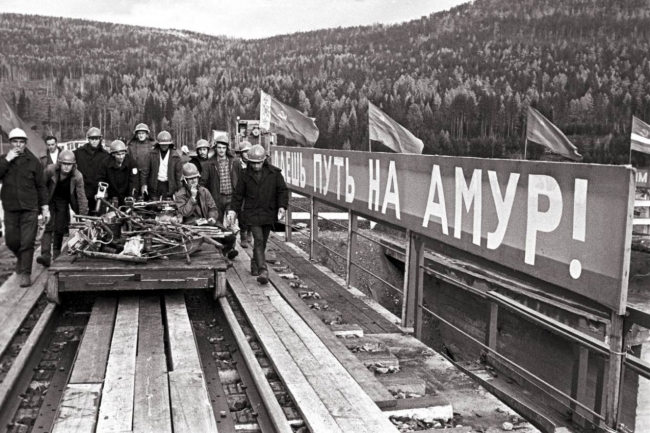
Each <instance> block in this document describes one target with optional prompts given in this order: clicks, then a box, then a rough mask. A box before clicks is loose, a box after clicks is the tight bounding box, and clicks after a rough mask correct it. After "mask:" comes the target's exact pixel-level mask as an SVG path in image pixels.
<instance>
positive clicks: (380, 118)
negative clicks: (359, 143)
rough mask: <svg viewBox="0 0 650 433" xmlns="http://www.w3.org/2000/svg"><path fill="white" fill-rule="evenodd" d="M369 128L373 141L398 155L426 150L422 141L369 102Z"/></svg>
mask: <svg viewBox="0 0 650 433" xmlns="http://www.w3.org/2000/svg"><path fill="white" fill-rule="evenodd" d="M368 127H369V128H370V139H371V140H375V141H380V142H381V143H382V144H383V145H384V146H386V147H388V148H390V149H391V150H393V151H394V152H396V153H422V149H424V143H422V140H420V139H419V138H417V137H416V136H415V135H413V134H412V133H411V131H409V130H408V129H406V128H404V127H403V126H402V125H400V124H399V123H397V122H395V121H394V120H393V119H391V118H390V117H389V116H388V115H386V114H385V113H384V112H383V111H381V110H380V109H379V108H377V107H376V106H374V105H373V104H372V103H370V102H368Z"/></svg>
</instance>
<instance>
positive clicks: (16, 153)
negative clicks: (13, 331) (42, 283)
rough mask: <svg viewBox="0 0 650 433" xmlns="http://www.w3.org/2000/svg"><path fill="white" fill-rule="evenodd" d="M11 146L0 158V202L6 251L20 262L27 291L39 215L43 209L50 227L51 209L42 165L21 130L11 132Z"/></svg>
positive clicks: (22, 279)
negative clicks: (2, 211)
mask: <svg viewBox="0 0 650 433" xmlns="http://www.w3.org/2000/svg"><path fill="white" fill-rule="evenodd" d="M9 142H10V143H11V150H10V151H9V152H8V153H7V154H6V155H2V157H0V181H2V192H1V193H0V198H1V199H2V208H3V209H4V214H5V229H6V236H5V241H6V243H7V248H9V249H10V250H11V252H12V253H13V254H14V256H16V258H17V259H18V261H17V263H16V275H18V276H19V280H20V286H21V287H28V286H31V285H32V278H31V276H32V260H33V259H34V242H35V240H36V231H37V229H38V212H39V209H40V211H41V213H42V214H43V220H44V222H45V223H46V224H47V223H48V222H49V220H50V209H49V207H48V205H47V189H46V188H45V182H43V165H42V164H41V161H40V160H39V159H38V158H37V157H36V156H34V154H33V153H32V152H30V151H29V149H27V134H25V131H23V130H22V129H19V128H16V129H13V130H11V131H10V132H9Z"/></svg>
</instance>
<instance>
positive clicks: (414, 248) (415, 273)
mask: <svg viewBox="0 0 650 433" xmlns="http://www.w3.org/2000/svg"><path fill="white" fill-rule="evenodd" d="M406 236H407V248H406V259H405V260H406V261H405V272H404V291H403V293H404V295H403V299H402V326H403V327H405V328H414V331H415V337H416V338H418V339H420V338H421V337H422V308H421V305H422V302H423V290H422V287H423V285H424V269H422V266H423V265H424V242H422V239H421V238H420V237H419V236H418V235H417V234H416V233H413V232H412V231H411V230H407V231H406Z"/></svg>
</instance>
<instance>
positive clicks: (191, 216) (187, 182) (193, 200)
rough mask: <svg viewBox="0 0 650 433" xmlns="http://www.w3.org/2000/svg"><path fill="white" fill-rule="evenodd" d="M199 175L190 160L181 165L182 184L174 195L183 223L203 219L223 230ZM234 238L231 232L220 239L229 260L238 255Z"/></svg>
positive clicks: (217, 213)
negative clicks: (200, 182) (200, 183)
mask: <svg viewBox="0 0 650 433" xmlns="http://www.w3.org/2000/svg"><path fill="white" fill-rule="evenodd" d="M200 176H201V175H200V173H199V170H198V169H197V168H196V166H195V165H194V164H192V163H191V162H186V163H185V165H183V180H182V185H183V186H182V187H181V189H180V190H179V191H178V192H177V193H176V194H175V195H174V201H175V203H176V208H177V209H178V213H179V214H181V215H182V216H183V222H184V223H185V224H192V223H194V222H196V221H197V220H199V219H205V220H206V221H207V222H208V223H209V224H210V225H212V226H216V227H219V228H221V229H223V230H224V231H225V227H223V225H222V224H221V223H220V222H219V220H218V216H219V212H218V210H217V205H216V204H215V203H214V200H213V199H212V195H211V194H210V192H209V191H208V190H207V189H206V188H205V187H203V186H201V185H199V177H200ZM236 239H237V238H236V237H235V235H233V234H229V235H226V236H224V237H223V239H221V243H222V244H223V253H224V255H225V256H226V257H228V258H229V259H230V260H232V259H234V258H235V257H237V255H238V252H237V250H235V249H234V245H235V241H236Z"/></svg>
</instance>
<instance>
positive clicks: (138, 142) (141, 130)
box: [126, 123, 156, 170]
mask: <svg viewBox="0 0 650 433" xmlns="http://www.w3.org/2000/svg"><path fill="white" fill-rule="evenodd" d="M150 134H151V132H150V131H149V127H148V126H147V125H146V124H144V123H139V124H138V125H137V126H136V127H135V131H133V137H131V139H130V140H129V143H128V146H127V150H126V153H127V154H128V155H130V156H131V158H133V159H134V160H135V162H136V164H137V168H138V170H142V167H144V165H145V164H146V163H147V157H148V156H149V152H151V149H152V148H153V145H154V144H156V140H154V139H153V137H151V135H150Z"/></svg>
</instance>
